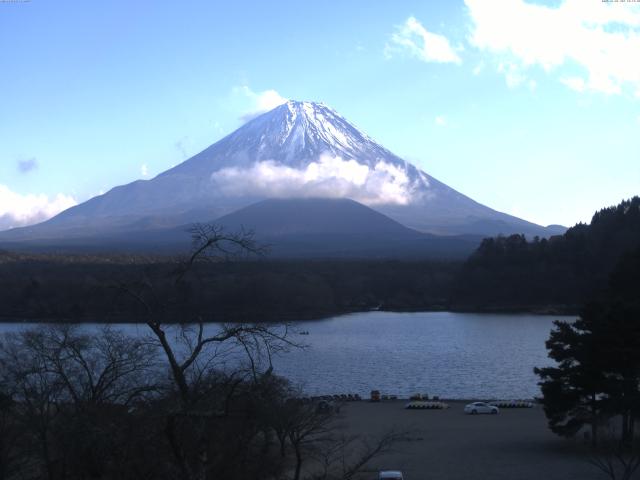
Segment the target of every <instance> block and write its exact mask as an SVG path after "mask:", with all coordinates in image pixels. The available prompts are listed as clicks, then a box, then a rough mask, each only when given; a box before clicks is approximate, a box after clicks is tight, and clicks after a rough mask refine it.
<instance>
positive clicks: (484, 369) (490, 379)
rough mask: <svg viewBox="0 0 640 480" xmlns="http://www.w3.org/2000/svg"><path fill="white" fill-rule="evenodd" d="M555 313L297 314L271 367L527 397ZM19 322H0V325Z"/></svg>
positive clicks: (403, 392)
mask: <svg viewBox="0 0 640 480" xmlns="http://www.w3.org/2000/svg"><path fill="white" fill-rule="evenodd" d="M554 319H562V320H572V319H573V317H551V316H542V315H526V314H522V315H513V314H501V315H497V314H472V313H451V312H418V313H390V312H365V313H355V314H350V315H343V316H339V317H333V318H329V319H326V320H317V321H313V322H300V323H298V324H297V328H298V329H299V330H301V331H304V330H306V331H309V335H304V336H303V335H300V336H299V338H298V340H300V341H301V342H304V343H306V344H307V348H305V349H303V350H297V351H293V352H290V353H288V354H286V355H284V356H282V357H278V358H276V359H275V361H274V364H275V371H276V373H279V374H281V375H283V376H285V377H288V378H290V379H291V380H293V381H294V382H295V383H297V384H299V385H301V387H302V388H303V390H304V391H305V392H306V393H307V394H310V395H314V394H320V395H324V394H335V393H359V394H360V395H363V396H368V394H369V392H370V391H371V390H372V389H377V390H380V391H381V392H382V393H383V394H392V395H393V394H395V395H399V396H403V397H406V396H408V395H411V394H413V393H428V394H429V395H439V396H440V397H443V398H532V397H534V396H537V395H539V389H538V386H537V377H536V376H535V375H534V374H533V367H535V366H544V365H548V364H550V360H549V359H548V358H547V352H546V349H545V345H544V342H545V340H546V339H547V337H548V336H549V331H550V329H551V327H552V322H553V320H554ZM24 327H25V324H0V332H6V331H11V330H16V329H20V328H24ZM88 328H92V327H88ZM93 328H95V325H94V326H93ZM120 328H122V329H124V330H126V331H127V332H128V333H131V334H143V333H146V332H147V330H146V327H144V326H143V325H133V324H131V325H121V326H120Z"/></svg>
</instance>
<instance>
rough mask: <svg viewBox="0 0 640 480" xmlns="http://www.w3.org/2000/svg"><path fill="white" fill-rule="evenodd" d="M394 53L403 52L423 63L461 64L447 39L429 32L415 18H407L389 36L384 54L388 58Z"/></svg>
mask: <svg viewBox="0 0 640 480" xmlns="http://www.w3.org/2000/svg"><path fill="white" fill-rule="evenodd" d="M394 52H403V53H406V54H409V55H411V56H413V57H416V58H418V59H420V60H422V61H424V62H438V63H457V64H460V63H462V60H461V59H460V57H459V56H458V54H457V53H456V51H455V50H454V49H453V47H452V46H451V44H450V43H449V40H448V39H447V37H445V36H443V35H438V34H437V33H433V32H429V31H428V30H427V29H426V28H424V26H423V25H422V24H421V23H420V22H419V21H418V20H417V19H416V18H415V17H409V18H408V19H407V21H406V22H405V23H404V24H403V25H400V26H399V27H397V30H396V32H395V33H393V34H392V35H391V42H390V43H388V44H387V45H386V46H385V49H384V54H385V56H386V57H387V58H390V57H392V56H393V53H394Z"/></svg>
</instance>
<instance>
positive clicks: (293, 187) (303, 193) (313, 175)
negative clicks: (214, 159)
mask: <svg viewBox="0 0 640 480" xmlns="http://www.w3.org/2000/svg"><path fill="white" fill-rule="evenodd" d="M211 180H212V182H213V183H214V184H215V188H216V191H218V192H219V193H220V194H222V195H225V196H244V195H248V194H251V195H257V196H264V197H270V198H283V197H330V198H336V197H347V198H351V199H353V200H357V201H359V202H362V203H365V204H368V205H376V204H389V203H392V204H400V205H406V204H408V203H411V202H412V201H413V200H414V197H415V195H416V191H417V190H416V189H417V186H416V185H414V184H412V182H411V181H410V179H409V178H408V176H407V174H406V172H405V171H404V170H403V169H401V168H399V167H397V166H395V165H391V164H389V163H386V162H382V161H380V162H378V163H377V164H376V165H375V166H374V167H373V168H371V167H369V166H367V165H362V164H360V163H358V162H356V161H355V160H344V159H342V158H340V157H332V156H329V155H322V156H321V157H320V158H319V159H318V161H317V162H312V163H310V164H308V165H307V166H306V167H305V168H302V169H296V168H291V167H288V166H285V165H281V164H278V163H275V162H273V161H271V160H267V161H262V162H256V163H254V164H253V165H252V166H251V167H249V168H237V167H229V168H223V169H221V170H218V171H216V172H214V173H213V174H212V175H211Z"/></svg>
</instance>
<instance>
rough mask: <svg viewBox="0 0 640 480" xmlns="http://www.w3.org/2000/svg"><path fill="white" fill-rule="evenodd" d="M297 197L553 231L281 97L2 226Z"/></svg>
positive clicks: (39, 230)
mask: <svg viewBox="0 0 640 480" xmlns="http://www.w3.org/2000/svg"><path fill="white" fill-rule="evenodd" d="M300 197H307V198H309V197H314V198H316V197H320V198H322V197H329V198H350V199H353V200H356V201H358V202H360V203H363V204H366V205H368V206H369V207H372V208H374V209H376V210H378V211H379V212H381V213H383V214H386V215H388V216H389V217H391V218H392V219H394V220H396V221H398V222H400V223H402V224H404V225H405V226H408V227H411V228H414V229H417V230H420V231H423V232H430V233H436V234H461V233H472V234H483V235H495V234H498V233H503V234H509V233H526V234H530V235H541V236H545V235H550V234H553V233H557V231H556V230H553V231H552V230H547V229H545V228H544V227H541V226H539V225H535V224H533V223H530V222H527V221H524V220H521V219H519V218H516V217H513V216H510V215H507V214H504V213H501V212H497V211H495V210H492V209H490V208H488V207H486V206H484V205H481V204H479V203H477V202H475V201H473V200H472V199H470V198H468V197H466V196H465V195H463V194H461V193H459V192H457V191H455V190H453V189H452V188H450V187H448V186H447V185H445V184H444V183H442V182H440V181H438V180H436V179H435V178H433V177H431V176H429V175H428V174H427V173H425V172H424V171H422V170H420V169H418V168H417V167H416V166H414V165H412V164H411V163H409V162H406V161H405V160H403V159H401V158H399V157H398V156H396V155H395V154H393V153H392V152H390V151H389V150H387V149H386V148H384V147H383V146H381V145H380V144H378V143H376V142H375V141H374V140H372V139H371V138H370V137H368V136H367V135H366V134H365V133H363V132H362V131H360V130H359V129H358V128H356V127H355V126H353V125H352V124H351V123H349V122H348V121H347V120H346V119H345V118H344V117H342V116H341V115H340V114H338V113H337V112H336V111H335V110H333V109H332V108H330V107H328V106H326V105H324V104H322V103H314V102H300V101H288V102H287V103H284V104H282V105H280V106H278V107H276V108H274V109H273V110H271V111H269V112H266V113H264V114H262V115H260V116H258V117H256V118H254V119H252V120H250V121H249V122H247V123H246V124H245V125H243V126H241V127H240V128H238V129H237V130H236V131H234V132H233V133H231V134H229V135H227V136H226V137H224V138H223V139H221V140H220V141H218V142H216V143H214V144H213V145H211V146H210V147H208V148H206V149H204V150H203V151H202V152H200V153H198V154H197V155H194V156H193V157H191V158H190V159H188V160H186V161H185V162H183V163H181V164H180V165H177V166H176V167H174V168H172V169H170V170H167V171H165V172H163V173H162V174H160V175H158V176H157V177H155V178H153V179H151V180H138V181H135V182H132V183H130V184H127V185H122V186H118V187H115V188H113V189H112V190H110V191H109V192H107V193H106V194H104V195H101V196H98V197H94V198H92V199H90V200H88V201H87V202H84V203H82V204H80V205H78V206H76V207H73V208H70V209H68V210H66V211H64V212H62V213H61V214H59V215H58V216H56V217H54V218H53V219H51V220H49V221H47V222H44V223H42V224H39V225H36V226H32V227H26V228H24V229H15V230H13V231H12V232H11V233H7V234H6V235H10V236H11V237H12V238H21V237H26V238H31V237H39V238H53V237H56V236H57V237H60V236H62V237H65V236H69V235H86V234H87V232H92V233H93V234H98V233H100V232H108V231H109V230H110V229H113V228H119V229H127V228H138V229H139V228H146V227H149V226H150V227H157V226H167V227H169V226H176V225H183V224H185V223H188V222H193V221H212V220H215V219H216V218H219V217H221V216H222V215H226V214H228V213H231V212H233V211H235V210H238V209H239V208H242V207H245V206H247V205H249V204H251V203H254V202H256V201H260V200H264V199H266V198H300ZM561 230H562V229H559V230H558V231H561Z"/></svg>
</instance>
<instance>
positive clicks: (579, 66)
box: [0, 0, 640, 225]
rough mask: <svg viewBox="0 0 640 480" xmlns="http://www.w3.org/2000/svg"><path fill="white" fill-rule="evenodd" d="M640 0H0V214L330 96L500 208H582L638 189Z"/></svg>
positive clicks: (518, 211) (96, 185)
mask: <svg viewBox="0 0 640 480" xmlns="http://www.w3.org/2000/svg"><path fill="white" fill-rule="evenodd" d="M638 59H640V7H638V5H632V4H628V3H626V4H620V3H603V2H601V0H568V1H552V2H539V1H538V2H532V1H528V2H525V1H524V0H464V1H463V0H460V1H451V2H440V1H438V2H436V1H424V0H423V1H397V2H370V1H350V2H331V1H327V2H307V3H300V2H257V1H256V2H211V1H184V2H177V1H171V2H169V1H144V0H142V1H135V2H131V1H120V0H114V1H110V2H80V1H77V2H72V1H64V0H57V1H55V2H50V1H45V0H31V1H25V2H21V1H11V2H7V1H0V71H2V75H0V217H3V216H5V218H6V217H9V218H13V219H14V220H15V222H14V223H15V224H16V225H18V224H26V223H31V222H34V221H38V220H42V219H44V218H46V217H48V216H50V215H53V214H54V213H56V212H57V211H59V210H60V209H62V208H65V207H68V206H70V205H72V204H73V203H75V202H81V201H84V200H87V199H88V198H90V197H92V196H94V195H97V194H99V193H101V192H105V191H107V190H109V189H110V188H112V187H113V186H115V185H118V184H122V183H127V182H130V181H133V180H136V179H139V178H151V177H153V176H154V175H156V174H158V173H160V172H162V171H163V170H166V169H167V168H169V167H171V166H173V165H175V164H177V163H179V162H181V161H183V160H185V159H186V158H188V157H189V156H191V155H194V154H195V153H197V152H198V151H200V150H202V149H203V148H205V147H206V146H208V145H210V144H212V143H214V142H215V141H217V140H219V139H220V138H222V137H223V136H224V135H226V134H228V133H230V132H232V131H233V130H234V129H236V128H237V127H238V126H240V125H241V124H242V117H243V116H244V115H247V114H249V113H252V112H256V111H260V110H266V109H268V108H270V107H273V106H275V105H276V104H277V103H278V102H279V101H282V99H284V98H291V99H298V100H312V101H322V102H325V103H327V104H328V105H330V106H332V107H333V108H335V109H336V110H337V111H338V112H340V113H341V114H342V115H343V116H345V117H346V118H347V119H348V120H350V121H351V122H353V123H354V124H355V125H357V126H358V127H360V128H361V129H362V130H364V131H365V132H366V133H368V134H369V135H370V136H372V137H373V138H374V139H376V140H377V141H379V142H380V143H381V144H383V145H384V146H385V147H387V148H389V149H390V150H392V151H393V152H394V153H396V154H398V155H400V156H401V157H403V158H406V159H407V160H409V161H412V162H413V163H415V164H416V165H418V166H419V167H421V168H422V169H423V170H425V171H426V172H427V173H429V174H430V175H432V176H434V177H436V178H438V179H439V180H441V181H443V182H445V183H447V184H448V185H450V186H451V187H453V188H456V189H457V190H459V191H461V192H462V193H464V194H466V195H468V196H470V197H472V198H474V199H475V200H477V201H479V202H481V203H484V204H486V205H488V206H490V207H492V208H495V209H498V210H501V211H504V212H507V213H511V214H514V215H517V216H520V217H522V218H525V219H527V220H531V221H534V222H537V223H541V224H550V223H561V224H565V225H572V224H574V223H576V222H578V221H588V220H589V219H590V217H591V215H592V214H593V212H594V211H595V210H597V209H599V208H602V207H604V206H608V205H611V204H615V203H618V202H619V201H620V200H621V199H623V198H628V197H630V196H632V195H636V194H639V193H640V158H639V157H640V61H639V60H638Z"/></svg>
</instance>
